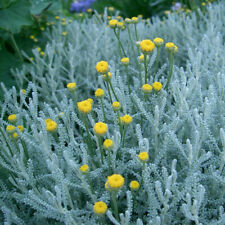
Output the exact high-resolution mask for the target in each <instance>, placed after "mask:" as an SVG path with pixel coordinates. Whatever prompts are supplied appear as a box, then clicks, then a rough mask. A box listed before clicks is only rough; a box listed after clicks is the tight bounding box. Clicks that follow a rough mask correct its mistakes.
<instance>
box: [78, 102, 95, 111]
mask: <svg viewBox="0 0 225 225" xmlns="http://www.w3.org/2000/svg"><path fill="white" fill-rule="evenodd" d="M77 107H78V109H79V110H80V112H82V113H84V114H87V113H89V112H91V109H92V103H91V102H90V100H84V101H82V102H78V103H77Z"/></svg>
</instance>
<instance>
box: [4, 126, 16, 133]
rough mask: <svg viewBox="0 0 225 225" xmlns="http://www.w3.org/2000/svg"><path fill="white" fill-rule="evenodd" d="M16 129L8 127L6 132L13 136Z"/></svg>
mask: <svg viewBox="0 0 225 225" xmlns="http://www.w3.org/2000/svg"><path fill="white" fill-rule="evenodd" d="M15 129H16V128H15V127H14V126H13V125H8V126H7V127H6V131H7V132H8V133H9V134H12V133H13V132H14V131H15Z"/></svg>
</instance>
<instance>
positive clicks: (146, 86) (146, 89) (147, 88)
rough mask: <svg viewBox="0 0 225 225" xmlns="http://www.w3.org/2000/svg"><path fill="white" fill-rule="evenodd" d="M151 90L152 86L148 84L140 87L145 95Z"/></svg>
mask: <svg viewBox="0 0 225 225" xmlns="http://www.w3.org/2000/svg"><path fill="white" fill-rule="evenodd" d="M151 90H152V86H151V85H150V84H144V85H143V86H142V91H143V92H144V93H146V94H148V93H150V92H151Z"/></svg>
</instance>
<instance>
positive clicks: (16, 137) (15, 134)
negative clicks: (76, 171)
mask: <svg viewBox="0 0 225 225" xmlns="http://www.w3.org/2000/svg"><path fill="white" fill-rule="evenodd" d="M12 137H13V138H14V139H15V140H16V139H18V137H19V135H18V133H17V132H14V133H13V135H12Z"/></svg>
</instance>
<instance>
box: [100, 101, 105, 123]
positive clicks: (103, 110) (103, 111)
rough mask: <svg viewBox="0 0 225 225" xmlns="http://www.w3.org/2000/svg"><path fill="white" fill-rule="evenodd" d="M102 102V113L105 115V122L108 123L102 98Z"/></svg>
mask: <svg viewBox="0 0 225 225" xmlns="http://www.w3.org/2000/svg"><path fill="white" fill-rule="evenodd" d="M100 102H101V106H102V113H103V117H104V121H105V122H106V116H105V109H104V103H103V100H102V98H100Z"/></svg>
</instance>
